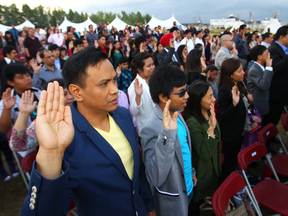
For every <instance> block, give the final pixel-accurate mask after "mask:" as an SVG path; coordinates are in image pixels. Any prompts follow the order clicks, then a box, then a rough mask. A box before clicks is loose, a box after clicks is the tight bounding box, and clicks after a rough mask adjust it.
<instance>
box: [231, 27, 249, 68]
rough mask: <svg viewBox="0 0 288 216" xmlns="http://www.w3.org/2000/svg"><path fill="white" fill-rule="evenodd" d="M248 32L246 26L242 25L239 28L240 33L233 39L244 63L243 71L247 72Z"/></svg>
mask: <svg viewBox="0 0 288 216" xmlns="http://www.w3.org/2000/svg"><path fill="white" fill-rule="evenodd" d="M246 31H247V27H246V25H241V26H240V27H239V33H238V34H237V35H236V36H235V37H234V38H233V41H234V42H235V45H236V49H237V50H238V57H239V59H240V61H241V63H242V66H243V70H244V71H246V69H247V55H248V52H249V50H248V46H247V39H246V37H245V34H246Z"/></svg>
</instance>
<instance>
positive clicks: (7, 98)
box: [2, 88, 16, 110]
mask: <svg viewBox="0 0 288 216" xmlns="http://www.w3.org/2000/svg"><path fill="white" fill-rule="evenodd" d="M11 91H12V90H11V89H10V88H7V89H6V91H5V92H3V95H2V100H3V105H4V108H5V109H8V110H9V109H11V108H12V107H13V106H14V105H15V103H16V96H15V95H14V96H13V98H12V99H11Z"/></svg>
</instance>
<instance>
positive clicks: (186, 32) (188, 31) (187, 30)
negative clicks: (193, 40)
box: [184, 29, 192, 35]
mask: <svg viewBox="0 0 288 216" xmlns="http://www.w3.org/2000/svg"><path fill="white" fill-rule="evenodd" d="M189 33H191V34H192V32H191V31H190V29H186V30H185V31H184V34H186V35H187V34H189Z"/></svg>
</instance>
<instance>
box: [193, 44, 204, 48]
mask: <svg viewBox="0 0 288 216" xmlns="http://www.w3.org/2000/svg"><path fill="white" fill-rule="evenodd" d="M201 46H202V47H203V44H201V43H197V44H195V47H194V48H195V49H200V47H201Z"/></svg>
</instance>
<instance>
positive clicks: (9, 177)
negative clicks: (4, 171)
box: [3, 175, 11, 182]
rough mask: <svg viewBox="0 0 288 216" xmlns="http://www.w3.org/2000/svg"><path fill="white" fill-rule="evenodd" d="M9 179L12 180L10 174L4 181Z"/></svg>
mask: <svg viewBox="0 0 288 216" xmlns="http://www.w3.org/2000/svg"><path fill="white" fill-rule="evenodd" d="M9 180H11V176H9V175H8V176H7V177H6V178H4V179H3V181H5V182H6V181H9Z"/></svg>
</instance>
